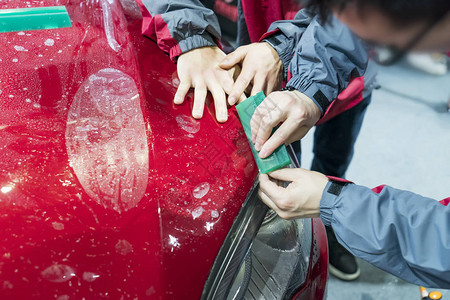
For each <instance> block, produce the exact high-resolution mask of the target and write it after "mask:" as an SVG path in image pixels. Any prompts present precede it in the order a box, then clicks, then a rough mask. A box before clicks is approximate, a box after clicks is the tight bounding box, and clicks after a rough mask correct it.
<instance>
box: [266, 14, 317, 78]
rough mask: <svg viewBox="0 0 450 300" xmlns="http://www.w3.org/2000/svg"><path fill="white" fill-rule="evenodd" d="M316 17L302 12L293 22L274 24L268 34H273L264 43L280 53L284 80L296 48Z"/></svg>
mask: <svg viewBox="0 0 450 300" xmlns="http://www.w3.org/2000/svg"><path fill="white" fill-rule="evenodd" d="M313 18H314V15H312V14H311V13H308V11H307V10H305V9H302V10H300V11H299V12H298V13H297V14H296V15H295V18H294V19H293V20H282V21H276V22H273V23H272V24H271V25H270V27H269V29H268V31H267V32H269V33H270V32H273V33H272V34H271V35H269V36H268V37H267V38H265V39H263V41H265V42H267V43H269V44H270V45H271V46H272V47H273V48H274V49H275V50H276V51H277V53H278V56H279V57H280V59H281V62H282V63H283V67H284V79H285V80H286V79H287V70H288V67H289V63H290V62H291V60H292V57H293V56H294V53H295V49H296V46H297V44H298V42H299V40H300V38H301V36H302V34H303V32H305V30H306V28H307V27H308V25H309V24H310V23H311V20H312V19H313Z"/></svg>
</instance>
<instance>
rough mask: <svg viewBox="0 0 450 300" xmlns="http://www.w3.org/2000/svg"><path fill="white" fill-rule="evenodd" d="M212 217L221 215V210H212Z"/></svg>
mask: <svg viewBox="0 0 450 300" xmlns="http://www.w3.org/2000/svg"><path fill="white" fill-rule="evenodd" d="M211 217H212V218H218V217H219V212H218V211H217V210H213V211H211Z"/></svg>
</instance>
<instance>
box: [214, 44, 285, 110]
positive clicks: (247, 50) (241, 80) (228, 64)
mask: <svg viewBox="0 0 450 300" xmlns="http://www.w3.org/2000/svg"><path fill="white" fill-rule="evenodd" d="M238 64H240V65H241V69H242V70H241V73H240V74H239V76H238V77H237V79H236V81H235V82H234V85H233V88H232V90H231V91H230V93H229V97H228V103H229V104H230V105H234V104H236V102H238V99H240V97H241V96H242V95H243V94H244V92H245V91H246V90H247V89H248V88H250V87H251V92H250V95H251V96H253V95H255V94H256V93H258V92H260V91H263V92H264V93H265V94H266V95H268V94H270V93H271V92H272V91H274V90H278V89H280V87H281V82H282V81H283V64H282V62H281V60H280V57H279V56H278V53H277V51H275V49H274V48H273V47H272V46H270V45H269V44H268V43H266V42H262V43H253V44H251V45H247V46H242V47H239V48H237V49H236V50H235V51H234V52H232V53H230V54H228V55H227V56H226V58H225V59H224V60H223V61H222V62H221V63H220V65H219V66H220V67H221V68H224V69H227V70H228V69H231V68H233V67H235V66H236V65H238Z"/></svg>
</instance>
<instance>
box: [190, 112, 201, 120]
mask: <svg viewBox="0 0 450 300" xmlns="http://www.w3.org/2000/svg"><path fill="white" fill-rule="evenodd" d="M192 116H193V117H194V118H195V119H200V118H201V117H202V115H201V114H200V112H199V111H193V112H192Z"/></svg>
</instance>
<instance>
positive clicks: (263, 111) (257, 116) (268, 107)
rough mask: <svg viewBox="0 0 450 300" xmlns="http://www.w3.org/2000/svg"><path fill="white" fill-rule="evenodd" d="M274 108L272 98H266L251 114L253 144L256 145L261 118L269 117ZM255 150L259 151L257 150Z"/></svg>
mask: <svg viewBox="0 0 450 300" xmlns="http://www.w3.org/2000/svg"><path fill="white" fill-rule="evenodd" d="M275 106H276V104H275V102H273V101H272V98H269V97H267V98H266V99H264V101H263V102H262V103H261V104H260V105H259V106H258V107H257V108H256V110H255V112H254V113H253V116H252V118H251V119H250V126H251V132H252V142H253V144H256V137H257V135H258V132H259V129H260V127H261V126H262V124H261V123H262V120H263V118H265V117H266V116H267V115H270V114H271V111H272V110H274V109H275ZM277 124H278V123H277ZM257 150H258V151H259V149H257Z"/></svg>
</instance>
